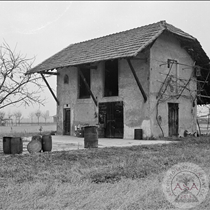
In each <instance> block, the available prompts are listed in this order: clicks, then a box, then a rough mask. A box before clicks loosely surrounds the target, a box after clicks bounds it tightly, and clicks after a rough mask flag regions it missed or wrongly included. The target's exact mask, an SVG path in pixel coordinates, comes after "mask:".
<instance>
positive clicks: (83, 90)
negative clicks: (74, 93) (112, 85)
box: [79, 68, 90, 98]
mask: <svg viewBox="0 0 210 210" xmlns="http://www.w3.org/2000/svg"><path fill="white" fill-rule="evenodd" d="M80 71H81V73H82V74H83V76H84V79H85V81H86V82H87V84H88V86H89V88H90V69H87V68H80ZM79 98H90V93H89V91H88V88H87V87H86V85H85V82H84V81H83V79H82V77H81V76H80V75H79Z"/></svg>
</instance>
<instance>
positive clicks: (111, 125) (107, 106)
mask: <svg viewBox="0 0 210 210" xmlns="http://www.w3.org/2000/svg"><path fill="white" fill-rule="evenodd" d="M99 123H100V125H102V127H103V129H102V133H103V137H106V138H123V127H124V126H123V102H122V101H119V102H106V103H99Z"/></svg>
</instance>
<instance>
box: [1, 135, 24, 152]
mask: <svg viewBox="0 0 210 210" xmlns="http://www.w3.org/2000/svg"><path fill="white" fill-rule="evenodd" d="M3 151H4V154H13V155H15V154H21V153H22V152H23V141H22V138H21V137H11V136H5V137H3Z"/></svg>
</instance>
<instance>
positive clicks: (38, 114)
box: [34, 110, 42, 125]
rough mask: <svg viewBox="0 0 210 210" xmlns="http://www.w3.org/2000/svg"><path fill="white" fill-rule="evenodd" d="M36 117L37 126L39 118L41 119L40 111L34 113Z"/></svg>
mask: <svg viewBox="0 0 210 210" xmlns="http://www.w3.org/2000/svg"><path fill="white" fill-rule="evenodd" d="M34 114H35V115H36V117H37V121H38V125H39V118H40V117H41V115H42V113H41V111H40V110H37V111H36V112H35V113H34Z"/></svg>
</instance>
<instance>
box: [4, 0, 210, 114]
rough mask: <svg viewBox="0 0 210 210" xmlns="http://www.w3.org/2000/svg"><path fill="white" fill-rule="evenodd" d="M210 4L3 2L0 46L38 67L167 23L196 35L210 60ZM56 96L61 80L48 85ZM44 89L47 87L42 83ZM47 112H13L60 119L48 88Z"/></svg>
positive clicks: (190, 2) (41, 107)
mask: <svg viewBox="0 0 210 210" xmlns="http://www.w3.org/2000/svg"><path fill="white" fill-rule="evenodd" d="M209 11H210V2H208V1H203V2H202V1H186V2H185V1H174V2H173V1H168V2H167V1H116V2H115V1H31V2H30V1H23V2H21V1H11V2H10V1H5V2H4V1H1V2H0V41H1V43H3V42H4V40H5V41H6V42H7V43H8V44H9V45H10V47H11V48H14V47H15V46H17V47H16V48H17V49H18V51H20V52H21V53H22V54H24V55H27V57H28V58H32V57H35V62H34V66H36V65H38V64H39V63H41V62H42V61H44V60H45V59H47V58H49V57H50V56H52V55H54V54H55V53H57V52H58V51H60V50H62V49H63V48H65V47H67V46H68V45H70V44H73V43H77V42H81V41H85V40H89V39H92V38H97V37H100V36H104V35H108V34H112V33H116V32H120V31H124V30H128V29H132V28H136V27H140V26H143V25H147V24H151V23H155V22H159V21H161V20H166V22H167V23H169V24H172V25H174V26H175V27H177V28H180V29H182V30H183V31H185V32H187V33H189V34H191V35H192V36H194V37H195V38H197V40H198V41H199V42H200V44H201V46H202V47H203V49H204V51H205V52H206V54H207V55H208V56H209V57H210V41H209V32H210V15H209ZM47 80H48V82H49V84H50V85H51V87H52V88H53V89H54V90H56V76H52V77H50V78H48V79H47ZM43 84H44V82H43ZM42 96H43V97H45V98H46V102H45V106H36V105H34V106H30V107H13V106H11V107H8V108H6V109H5V112H8V111H10V112H13V111H16V110H20V111H22V112H23V115H24V117H28V115H29V114H30V113H31V112H33V111H36V110H37V109H40V110H42V111H46V110H49V112H50V115H51V116H53V115H55V114H56V102H55V100H54V98H53V96H52V95H51V93H50V91H49V90H48V89H47V88H45V89H44V91H43V93H42Z"/></svg>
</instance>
